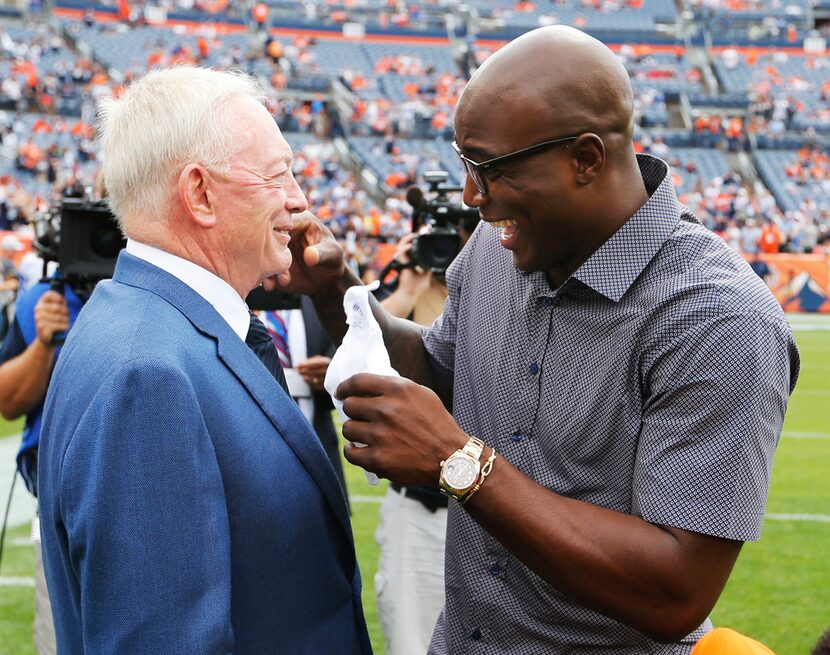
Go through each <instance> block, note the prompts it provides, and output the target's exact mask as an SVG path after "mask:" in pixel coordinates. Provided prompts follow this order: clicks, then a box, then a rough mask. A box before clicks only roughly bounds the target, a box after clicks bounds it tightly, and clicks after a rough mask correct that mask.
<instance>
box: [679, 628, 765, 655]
mask: <svg viewBox="0 0 830 655" xmlns="http://www.w3.org/2000/svg"><path fill="white" fill-rule="evenodd" d="M691 655H775V653H773V652H772V651H771V650H770V649H769V648H767V647H766V646H764V644H762V643H760V642H758V641H755V640H754V639H750V638H749V637H746V636H744V635H742V634H741V633H739V632H735V631H734V630H732V629H731V628H715V629H714V630H712V632H710V633H709V634H707V635H705V636H704V637H703V638H702V639H701V640H700V641H698V642H697V644H696V645H695V647H694V648H693V649H692V653H691Z"/></svg>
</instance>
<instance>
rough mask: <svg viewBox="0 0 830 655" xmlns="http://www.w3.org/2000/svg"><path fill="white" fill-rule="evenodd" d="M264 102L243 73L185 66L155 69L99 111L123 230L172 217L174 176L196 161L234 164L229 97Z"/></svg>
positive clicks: (106, 169) (107, 175) (110, 186)
mask: <svg viewBox="0 0 830 655" xmlns="http://www.w3.org/2000/svg"><path fill="white" fill-rule="evenodd" d="M244 98H251V99H253V100H255V101H257V102H260V103H261V102H263V101H264V93H263V91H262V88H261V87H260V86H259V85H258V84H257V83H256V81H254V80H253V79H252V78H251V77H249V76H247V75H244V74H242V73H230V72H220V71H214V70H210V69H207V68H195V67H192V66H177V67H174V68H168V69H163V70H154V71H151V72H149V73H147V74H146V75H144V76H142V77H141V78H140V79H139V80H137V81H136V82H134V83H133V84H132V85H131V86H130V87H129V88H128V89H127V90H126V91H125V92H124V94H123V95H122V96H121V97H120V98H117V99H115V98H110V99H107V100H106V101H104V102H103V103H102V104H101V106H100V108H99V112H98V140H99V143H100V146H101V152H102V155H103V165H102V170H103V174H104V180H105V182H106V186H107V191H108V193H109V198H108V200H109V204H110V207H111V209H112V211H113V213H114V214H115V216H116V217H117V218H118V222H119V224H120V225H121V229H122V230H124V228H125V223H126V222H130V221H133V220H137V219H141V220H147V221H164V220H165V219H166V217H167V213H168V211H169V208H170V201H171V197H172V193H173V190H174V186H173V185H174V183H175V181H176V179H177V178H178V175H179V173H180V172H181V170H182V169H183V168H184V167H185V166H187V165H188V164H191V163H198V164H201V165H203V166H205V167H206V168H208V169H213V170H217V171H219V172H223V171H226V170H227V169H228V166H229V164H230V161H231V158H232V157H233V156H234V155H235V154H236V153H237V152H238V145H237V144H236V143H235V142H234V131H233V130H232V129H231V126H232V125H233V123H234V116H233V113H232V112H230V111H227V106H228V104H229V103H232V102H234V101H238V100H241V99H244Z"/></svg>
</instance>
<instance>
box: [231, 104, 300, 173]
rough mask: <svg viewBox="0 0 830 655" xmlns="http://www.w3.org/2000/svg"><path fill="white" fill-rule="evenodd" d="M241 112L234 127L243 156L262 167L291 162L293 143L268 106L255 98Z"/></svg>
mask: <svg viewBox="0 0 830 655" xmlns="http://www.w3.org/2000/svg"><path fill="white" fill-rule="evenodd" d="M240 114H241V115H240V116H239V119H240V120H238V121H236V122H235V124H234V129H235V131H236V142H237V143H238V144H239V153H240V155H242V157H244V158H250V159H251V160H253V161H254V162H256V163H257V164H259V165H262V166H267V165H271V166H273V165H274V164H276V163H278V162H282V163H289V162H290V161H291V159H292V152H291V146H290V145H289V144H288V142H287V141H286V140H285V137H284V136H283V135H282V132H281V131H280V129H279V127H278V126H277V123H276V121H275V120H274V117H273V116H272V115H271V114H270V112H269V111H268V110H267V109H266V108H265V107H264V106H262V105H260V104H259V103H257V102H255V101H251V102H246V103H245V104H244V106H243V108H242V111H241V112H240Z"/></svg>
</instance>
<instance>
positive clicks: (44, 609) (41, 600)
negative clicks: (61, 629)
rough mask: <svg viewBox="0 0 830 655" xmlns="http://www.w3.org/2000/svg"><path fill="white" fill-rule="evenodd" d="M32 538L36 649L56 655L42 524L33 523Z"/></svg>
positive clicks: (39, 653)
mask: <svg viewBox="0 0 830 655" xmlns="http://www.w3.org/2000/svg"><path fill="white" fill-rule="evenodd" d="M32 537H33V538H34V542H35V649H36V650H37V652H38V655H56V653H57V646H56V645H55V625H54V624H53V623H52V605H51V604H50V603H49V594H48V592H47V591H46V576H45V575H44V573H43V556H42V553H41V546H40V523H39V522H38V519H37V518H35V520H34V521H33V522H32Z"/></svg>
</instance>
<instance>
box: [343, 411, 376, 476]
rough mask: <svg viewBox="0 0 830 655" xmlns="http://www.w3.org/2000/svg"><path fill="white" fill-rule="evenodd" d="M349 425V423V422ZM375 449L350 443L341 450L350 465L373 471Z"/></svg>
mask: <svg viewBox="0 0 830 655" xmlns="http://www.w3.org/2000/svg"><path fill="white" fill-rule="evenodd" d="M349 422H350V423H351V421H349ZM344 426H345V424H344ZM358 443H365V442H358ZM374 451H375V449H374V448H365V447H362V446H355V445H352V444H351V443H348V444H346V446H345V447H344V448H343V456H344V457H345V458H346V461H347V462H349V463H350V464H354V465H355V466H359V467H361V468H364V469H366V470H367V471H373V472H374V471H375V470H376V468H375V467H376V461H375V459H376V458H375V452H374Z"/></svg>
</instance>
